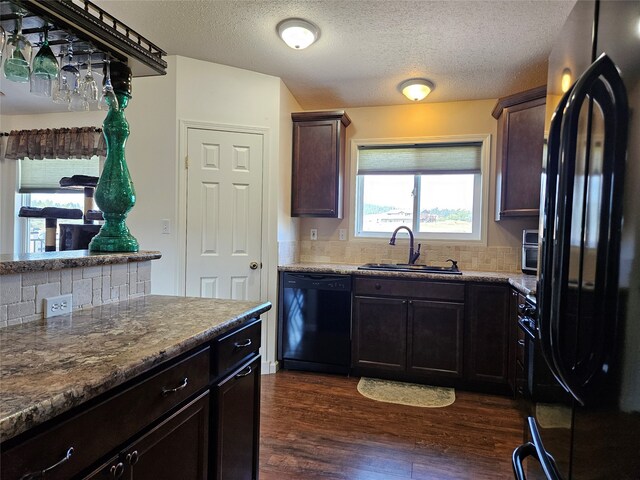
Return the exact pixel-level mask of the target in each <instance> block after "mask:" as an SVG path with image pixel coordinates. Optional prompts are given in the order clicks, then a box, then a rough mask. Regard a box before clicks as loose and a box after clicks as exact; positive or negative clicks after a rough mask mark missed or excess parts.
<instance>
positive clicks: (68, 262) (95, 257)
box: [0, 250, 162, 275]
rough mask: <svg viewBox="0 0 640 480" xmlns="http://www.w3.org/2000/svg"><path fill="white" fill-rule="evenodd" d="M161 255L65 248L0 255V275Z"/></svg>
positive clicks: (131, 260) (141, 260) (150, 252)
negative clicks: (52, 250)
mask: <svg viewBox="0 0 640 480" xmlns="http://www.w3.org/2000/svg"><path fill="white" fill-rule="evenodd" d="M161 256H162V255H161V254H160V252H155V251H140V252H128V253H91V252H89V251H88V250H65V251H62V252H45V253H22V254H6V253H3V254H1V255H0V275H8V274H10V273H26V272H41V271H43V270H60V269H62V268H73V267H93V266H95V265H112V264H115V263H127V262H143V261H145V260H155V259H157V258H160V257H161Z"/></svg>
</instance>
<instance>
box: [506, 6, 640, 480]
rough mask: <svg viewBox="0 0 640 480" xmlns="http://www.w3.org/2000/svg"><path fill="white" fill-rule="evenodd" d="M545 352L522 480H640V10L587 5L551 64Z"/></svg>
mask: <svg viewBox="0 0 640 480" xmlns="http://www.w3.org/2000/svg"><path fill="white" fill-rule="evenodd" d="M545 137H546V156H545V159H544V161H543V176H542V192H541V193H542V195H541V202H542V205H541V215H540V229H539V232H540V249H539V255H540V257H539V274H538V275H539V276H538V288H537V308H538V312H537V313H538V319H537V324H536V329H537V330H536V334H537V339H536V347H537V348H539V349H540V350H541V351H542V353H543V356H544V359H545V360H546V363H547V364H548V366H549V369H550V370H551V372H552V373H553V376H554V377H555V380H556V381H557V383H558V385H559V386H560V387H562V388H561V389H559V390H560V391H561V392H563V393H562V394H561V395H558V396H556V397H554V398H549V399H545V398H542V399H535V398H534V399H533V401H532V405H531V408H530V416H529V417H528V418H527V424H526V433H525V439H524V440H525V441H524V443H523V444H522V445H520V446H519V447H517V448H516V449H515V451H514V453H513V466H514V474H515V477H516V478H518V479H524V478H526V479H564V480H568V479H575V480H586V479H589V480H592V479H593V480H595V479H603V480H604V479H606V480H625V479H640V0H634V1H582V0H580V1H578V2H577V3H576V5H575V7H574V9H573V11H572V12H571V14H570V15H569V17H568V19H567V21H566V23H565V25H564V27H563V29H562V31H561V33H560V35H559V37H558V38H557V39H556V42H555V43H554V48H553V50H552V53H551V55H550V57H549V74H548V82H547V123H546V128H545Z"/></svg>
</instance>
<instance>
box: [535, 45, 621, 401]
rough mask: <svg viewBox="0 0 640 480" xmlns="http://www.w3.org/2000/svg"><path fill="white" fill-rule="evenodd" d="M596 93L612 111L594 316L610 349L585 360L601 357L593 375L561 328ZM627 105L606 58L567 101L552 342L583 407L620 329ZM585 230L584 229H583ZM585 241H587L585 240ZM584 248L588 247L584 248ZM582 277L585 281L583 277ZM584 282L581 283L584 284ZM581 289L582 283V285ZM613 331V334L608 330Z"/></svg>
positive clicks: (559, 373) (561, 375) (566, 382)
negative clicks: (586, 107) (581, 141)
mask: <svg viewBox="0 0 640 480" xmlns="http://www.w3.org/2000/svg"><path fill="white" fill-rule="evenodd" d="M589 95H591V96H592V98H595V99H596V100H597V101H599V104H600V105H601V106H603V107H606V108H605V110H607V111H608V112H609V113H608V114H607V115H606V118H605V124H606V125H605V134H606V136H607V138H606V139H605V159H604V169H605V170H606V171H605V172H603V176H605V175H607V178H606V179H605V180H606V181H605V182H604V183H605V188H604V189H603V192H604V193H603V205H602V210H603V212H602V213H603V215H602V220H603V226H604V227H603V228H602V229H601V232H600V240H599V243H598V265H597V272H596V286H595V287H596V288H595V292H596V294H597V295H598V296H599V298H598V300H601V301H598V302H596V305H597V306H598V308H597V312H595V314H596V315H597V316H598V318H597V320H598V323H599V325H598V327H599V328H598V329H597V331H596V335H604V336H605V339H601V340H600V341H601V342H605V343H606V344H607V345H604V344H603V345H601V347H599V348H598V349H597V350H598V351H595V349H594V351H592V352H588V353H587V355H586V356H592V357H594V358H596V357H597V362H595V363H597V364H595V365H594V362H592V364H591V365H590V371H587V372H580V373H577V369H576V365H577V364H576V361H577V359H574V360H573V363H571V364H570V365H567V364H566V362H567V359H566V358H565V355H564V353H563V351H562V347H561V345H562V344H561V340H562V338H563V336H564V335H566V332H565V331H564V330H563V328H562V321H563V319H564V308H563V305H564V299H566V298H567V288H568V280H569V278H568V275H569V253H570V248H571V243H570V242H571V225H572V223H571V221H572V208H573V195H574V191H573V181H574V174H575V170H576V154H577V132H578V122H579V118H580V109H581V107H582V105H583V103H584V101H585V99H587V97H588V96H589ZM627 119H628V106H627V97H626V91H625V88H624V83H623V81H622V79H621V78H620V74H619V73H618V70H617V69H616V66H615V64H614V63H613V62H612V61H611V59H610V58H609V57H608V56H607V55H605V54H603V55H602V56H600V57H599V58H598V60H596V61H595V62H594V63H593V64H592V65H591V66H590V67H589V69H587V71H586V72H585V73H584V74H583V75H582V76H581V77H580V78H579V79H578V81H577V82H576V85H575V87H574V88H573V90H571V95H570V97H569V100H568V102H567V106H566V109H565V113H564V116H563V121H562V127H561V143H560V166H559V182H558V196H557V198H558V209H557V212H556V213H557V215H556V219H557V220H556V221H557V223H556V229H555V232H554V233H555V234H556V239H557V240H558V243H557V244H556V245H555V246H554V251H553V267H552V272H553V280H554V281H555V287H554V288H553V290H552V291H551V304H550V305H549V306H548V307H549V308H550V311H549V313H550V315H549V319H548V324H547V325H548V328H549V330H548V332H547V335H548V336H547V340H546V341H547V342H548V345H549V346H550V353H551V358H552V363H553V365H554V367H555V368H554V369H553V373H554V374H555V375H556V377H557V378H558V380H559V381H560V383H561V384H562V385H563V386H564V387H565V389H567V391H568V392H569V393H571V395H572V396H573V397H574V398H575V399H576V400H577V401H578V402H580V403H581V404H583V405H584V404H585V401H586V399H587V396H588V395H587V394H588V392H587V390H586V387H587V384H589V383H590V382H592V380H593V378H595V377H597V376H598V375H599V374H606V370H607V368H606V365H605V363H606V362H607V361H608V360H607V359H606V357H608V354H609V352H608V351H607V350H609V349H610V347H609V346H610V345H612V342H613V340H612V336H613V334H614V333H615V325H608V322H609V320H608V318H607V313H609V314H610V315H613V316H614V317H615V305H616V298H615V296H616V295H617V274H618V265H617V263H616V259H617V253H618V250H619V243H620V230H621V224H622V184H623V178H622V176H623V175H622V173H621V172H622V169H623V168H624V161H625V152H626V122H627ZM583 227H584V225H583ZM582 241H584V239H583V240H582ZM581 248H583V245H581ZM581 275H582V274H580V278H581ZM579 283H580V282H579ZM578 288H579V289H580V288H582V285H580V284H579V285H578ZM605 329H608V330H605Z"/></svg>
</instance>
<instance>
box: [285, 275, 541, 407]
mask: <svg viewBox="0 0 640 480" xmlns="http://www.w3.org/2000/svg"><path fill="white" fill-rule="evenodd" d="M281 270H282V272H281V278H280V289H281V299H283V298H284V297H285V296H286V295H287V294H286V292H287V291H288V289H290V288H291V285H290V283H291V281H290V279H291V278H296V277H299V278H305V279H306V281H308V282H310V284H312V283H313V282H315V284H317V285H318V288H320V286H322V285H324V284H325V283H326V282H329V283H331V284H332V285H334V286H335V285H337V283H336V282H337V280H336V279H340V280H339V282H340V283H339V285H340V287H341V288H340V290H341V292H342V293H341V295H343V296H345V299H346V298H348V297H346V294H345V292H344V290H345V289H346V288H347V286H349V285H350V288H351V292H350V295H351V296H350V304H347V302H346V300H345V301H340V302H338V301H337V300H333V301H325V302H313V301H309V300H308V299H307V298H302V297H299V298H298V300H297V301H296V300H295V299H288V300H287V301H285V302H284V304H283V303H282V301H281V305H280V309H279V318H280V322H279V323H280V324H279V333H280V337H279V338H280V339H281V341H283V340H282V339H285V340H286V342H285V343H286V348H281V351H280V356H281V358H280V360H281V361H282V362H283V363H282V366H283V367H284V368H285V369H291V370H307V371H318V368H315V367H314V368H309V366H308V365H309V364H310V363H311V364H313V360H314V357H313V356H314V352H315V351H319V352H320V353H319V354H318V357H317V358H318V359H321V360H322V362H324V364H325V365H327V364H328V363H330V361H331V360H330V359H328V358H327V355H330V353H331V352H330V351H329V350H327V349H326V348H319V347H314V345H315V343H318V345H319V344H321V343H322V342H323V341H324V340H323V339H324V338H338V335H340V332H344V333H343V334H342V336H340V339H341V340H340V341H341V342H348V343H349V344H350V352H351V355H350V361H349V362H348V365H349V368H348V369H344V370H336V369H321V370H319V371H332V372H334V373H348V374H350V375H352V376H356V377H360V376H363V377H374V378H383V379H389V380H397V381H404V382H412V383H419V384H429V385H439V386H451V387H456V388H461V389H465V390H471V391H480V392H488V393H497V394H507V395H512V394H514V393H515V388H516V380H515V371H516V363H517V362H516V357H518V358H520V355H519V354H518V353H517V348H520V344H519V343H517V339H516V335H517V332H518V329H517V327H516V324H517V320H518V319H517V318H513V315H512V311H513V310H512V304H511V291H512V289H517V290H516V291H517V292H520V295H522V298H525V295H528V296H529V297H532V295H533V294H534V290H533V289H534V288H535V277H531V276H526V275H520V274H496V273H486V272H464V273H463V274H462V275H447V274H425V273H414V272H402V273H398V272H393V273H389V274H385V273H381V272H380V271H372V270H360V269H357V267H355V266H350V265H334V266H330V267H325V268H324V269H323V268H322V267H320V266H318V267H314V266H313V265H312V264H299V265H298V270H296V265H292V266H287V267H281ZM285 279H286V281H285ZM322 288H326V287H322ZM291 295H292V293H290V294H289V296H291ZM324 298H325V299H327V300H328V298H329V297H326V296H325V297H324ZM328 304H330V306H328ZM338 309H339V311H337V310H338ZM291 311H294V312H295V325H294V326H293V327H292V326H291V318H292V315H291ZM328 312H330V317H331V321H329V320H323V319H322V317H323V316H327V315H328ZM337 318H340V319H344V320H341V321H342V322H343V323H345V325H343V326H341V327H339V326H337V325H335V319H337ZM349 318H350V322H349ZM306 319H309V320H308V321H307V320H306ZM347 322H349V324H350V334H348V333H347V332H348V330H347V325H346V324H347ZM292 330H293V331H294V333H292ZM343 337H344V338H343ZM316 338H317V340H316ZM314 342H315V343H314ZM296 349H299V350H300V351H305V352H307V353H306V354H307V356H308V358H307V359H308V360H309V362H308V363H306V364H305V363H302V364H300V363H296V362H291V361H290V360H289V359H288V357H287V352H290V351H295V350H296ZM283 352H284V357H285V358H283ZM520 364H522V360H520ZM520 368H522V367H520ZM520 375H523V374H522V373H521V374H520ZM520 382H521V381H520Z"/></svg>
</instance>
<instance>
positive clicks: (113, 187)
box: [89, 62, 139, 252]
mask: <svg viewBox="0 0 640 480" xmlns="http://www.w3.org/2000/svg"><path fill="white" fill-rule="evenodd" d="M110 70H111V72H110V73H111V75H110V77H111V78H110V80H111V84H112V85H113V92H111V93H110V95H108V96H107V99H106V101H107V104H108V105H109V111H108V113H107V117H106V118H105V120H104V123H103V124H102V128H103V135H104V138H105V140H106V144H107V158H106V160H105V164H104V169H103V170H102V174H101V175H100V179H99V180H98V185H97V187H96V191H95V200H96V204H97V205H98V207H100V210H102V215H103V216H104V220H105V222H104V225H102V228H101V229H100V232H99V233H98V234H97V235H96V236H95V237H93V239H92V240H91V243H90V244H89V250H90V251H91V252H137V251H138V250H139V246H138V241H137V240H136V239H135V238H134V236H133V235H131V232H129V228H128V227H127V225H126V223H125V220H126V218H127V214H128V213H129V211H130V210H131V209H132V208H133V206H134V205H135V203H136V192H135V189H134V188H133V182H132V181H131V175H130V174H129V169H128V168H127V161H126V159H125V155H124V147H125V144H126V142H127V138H128V137H129V123H128V122H127V119H126V118H125V115H124V110H125V109H126V108H127V105H128V103H129V99H130V98H131V70H130V69H129V67H127V66H126V65H125V64H123V63H120V62H111V65H110ZM105 78H109V76H108V75H105ZM109 87H111V85H109ZM105 90H106V89H105Z"/></svg>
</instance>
